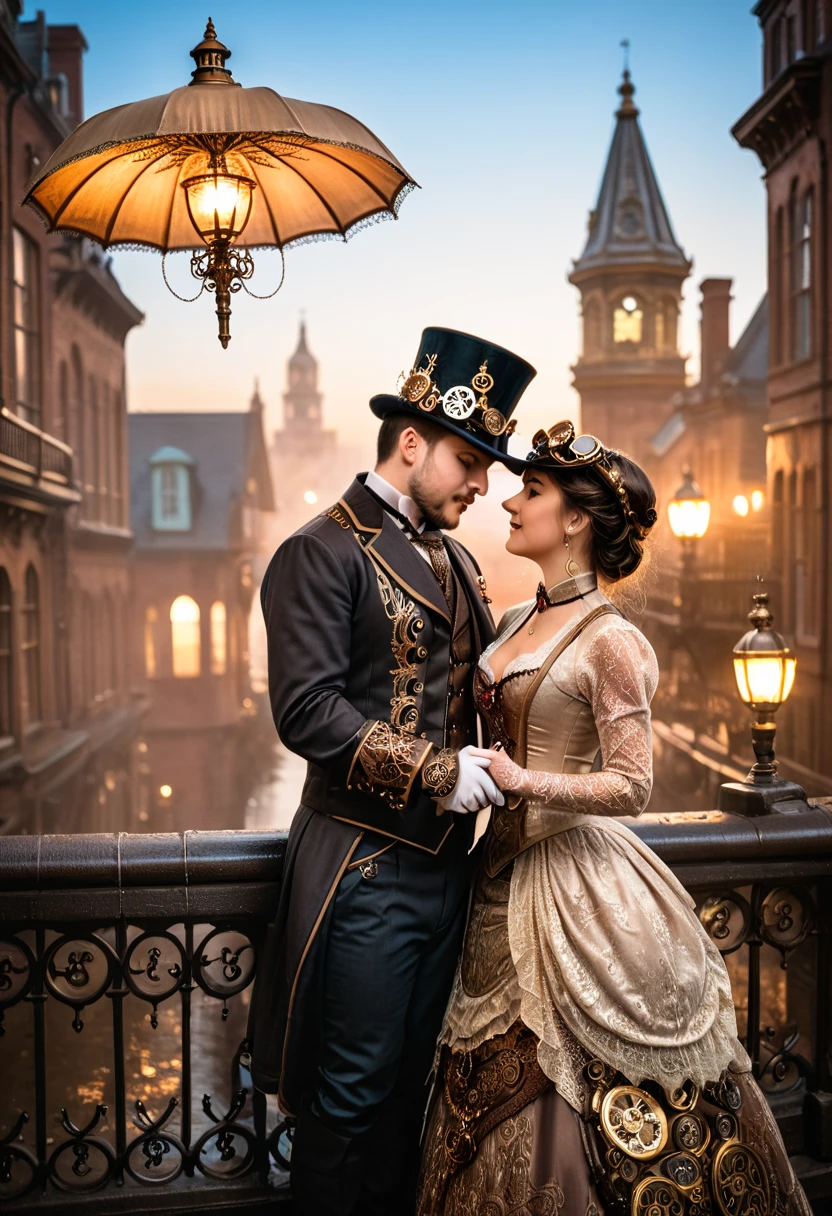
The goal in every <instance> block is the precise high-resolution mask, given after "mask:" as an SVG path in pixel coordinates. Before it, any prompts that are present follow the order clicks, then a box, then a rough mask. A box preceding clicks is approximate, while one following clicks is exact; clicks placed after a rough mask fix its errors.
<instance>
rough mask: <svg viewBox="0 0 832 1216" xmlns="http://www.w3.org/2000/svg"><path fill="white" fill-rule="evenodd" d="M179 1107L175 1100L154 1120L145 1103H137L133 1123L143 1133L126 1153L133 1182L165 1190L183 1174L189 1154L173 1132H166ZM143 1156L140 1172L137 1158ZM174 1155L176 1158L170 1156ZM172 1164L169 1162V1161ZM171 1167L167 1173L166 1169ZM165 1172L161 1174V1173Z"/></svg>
mask: <svg viewBox="0 0 832 1216" xmlns="http://www.w3.org/2000/svg"><path fill="white" fill-rule="evenodd" d="M178 1105H179V1100H178V1098H171V1099H170V1101H169V1102H168V1104H167V1106H166V1107H165V1109H164V1110H163V1111H162V1113H161V1115H159V1116H158V1117H157V1118H155V1119H153V1118H151V1116H150V1115H149V1114H148V1112H147V1108H146V1107H145V1104H144V1102H142V1101H141V1099H138V1100H137V1101H136V1114H135V1115H134V1116H133V1122H134V1124H135V1125H136V1127H138V1128H139V1129H140V1131H141V1133H142V1134H141V1135H140V1136H136V1137H135V1139H133V1140H131V1141H130V1143H129V1144H128V1145H127V1148H126V1149H125V1152H124V1168H125V1169H126V1170H127V1172H128V1174H129V1175H130V1177H131V1178H135V1179H136V1181H137V1182H143V1183H147V1184H148V1185H150V1186H164V1185H165V1184H166V1183H169V1182H173V1180H174V1178H178V1177H179V1175H180V1174H181V1173H182V1170H183V1168H184V1165H185V1160H186V1158H187V1155H188V1152H187V1149H186V1148H185V1145H184V1144H183V1143H182V1141H181V1140H180V1139H179V1137H178V1136H175V1135H174V1134H173V1132H166V1131H164V1130H163V1129H164V1126H165V1124H166V1123H167V1121H168V1119H169V1118H170V1117H171V1115H172V1114H173V1112H174V1111H175V1110H176V1107H177V1106H178ZM139 1153H141V1156H142V1157H143V1159H144V1160H143V1161H142V1162H141V1165H140V1167H139V1168H138V1169H137V1168H136V1165H135V1164H134V1158H137V1157H138V1154H139ZM170 1154H173V1156H170ZM168 1157H170V1160H169V1161H167V1162H166V1158H168ZM165 1164H167V1169H164V1168H163V1167H164V1165H165ZM159 1171H161V1172H159Z"/></svg>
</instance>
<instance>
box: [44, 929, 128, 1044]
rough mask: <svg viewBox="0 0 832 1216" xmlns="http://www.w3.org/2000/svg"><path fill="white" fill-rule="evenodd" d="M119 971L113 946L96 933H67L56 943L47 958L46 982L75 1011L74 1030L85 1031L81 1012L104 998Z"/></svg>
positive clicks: (45, 965)
mask: <svg viewBox="0 0 832 1216" xmlns="http://www.w3.org/2000/svg"><path fill="white" fill-rule="evenodd" d="M117 968H118V959H117V958H116V956H115V954H114V953H113V951H112V950H111V948H110V946H109V945H108V944H107V942H105V941H104V940H103V938H100V937H98V936H96V935H95V934H90V936H89V937H72V936H70V935H69V934H66V935H64V936H62V937H59V938H58V939H57V940H56V941H54V942H52V944H51V946H49V948H48V949H47V951H46V954H45V955H44V982H45V984H46V987H47V989H48V990H49V992H50V993H51V994H52V996H54V997H55V998H56V999H57V1000H59V1001H61V1002H62V1003H63V1004H64V1005H69V1006H70V1007H71V1008H72V1009H74V1010H75V1017H74V1018H73V1019H72V1029H73V1030H75V1031H76V1032H78V1033H80V1031H82V1030H83V1029H84V1023H83V1022H82V1021H81V1011H82V1010H83V1009H84V1008H85V1006H87V1005H92V1004H93V1003H94V1002H95V1001H97V1000H99V998H100V997H102V996H103V995H104V993H105V992H106V991H107V989H108V988H109V987H110V984H111V983H112V980H113V977H114V975H115V974H116V971H117Z"/></svg>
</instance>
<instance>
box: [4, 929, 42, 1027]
mask: <svg viewBox="0 0 832 1216" xmlns="http://www.w3.org/2000/svg"><path fill="white" fill-rule="evenodd" d="M34 975H35V960H34V956H33V955H32V952H31V950H30V949H29V947H28V946H27V945H26V943H25V942H24V941H21V940H20V939H19V938H16V937H11V938H0V1035H2V1034H3V1033H4V1029H3V1019H4V1017H5V1012H6V1010H7V1009H11V1007H12V1005H16V1004H17V1002H18V1001H22V1000H23V998H24V997H25V996H26V995H27V993H28V992H29V989H30V988H31V987H32V981H33V979H34Z"/></svg>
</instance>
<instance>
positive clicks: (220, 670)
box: [211, 600, 227, 676]
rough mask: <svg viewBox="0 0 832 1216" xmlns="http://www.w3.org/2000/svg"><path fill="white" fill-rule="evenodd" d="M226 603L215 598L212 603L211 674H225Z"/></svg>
mask: <svg viewBox="0 0 832 1216" xmlns="http://www.w3.org/2000/svg"><path fill="white" fill-rule="evenodd" d="M225 625H226V621H225V604H224V603H223V602H222V600H215V601H214V603H213V604H212V605H211V675H213V676H224V675H225V669H226V665H227V647H226V628H225Z"/></svg>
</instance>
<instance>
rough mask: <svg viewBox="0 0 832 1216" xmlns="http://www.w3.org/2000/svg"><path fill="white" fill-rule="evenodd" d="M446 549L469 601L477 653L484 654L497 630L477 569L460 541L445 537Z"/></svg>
mask: <svg viewBox="0 0 832 1216" xmlns="http://www.w3.org/2000/svg"><path fill="white" fill-rule="evenodd" d="M445 547H446V549H447V550H448V557H449V558H450V562H451V565H452V566H453V568H454V570H455V572H456V575H457V578H458V579H459V581H460V583H461V584H462V587H463V590H464V593H465V595H466V597H467V599H468V605H469V608H470V610H471V620H472V622H473V625H474V634H475V636H474V649H475V653H476V654H482V652H483V650H485V648H486V646H489V645H490V644H491V642H493V641H494V635H495V630H494V618H493V617H492V615H491V611H490V609H489V607H488V604H486V603H485V601H484V600H483V598H482V595H481V594H480V589H479V586H478V585H477V574H478V571H477V568H476V566H475V565H474V563H473V562H472V561H471V558H470V557H469V555H468V554H467V553H466V551H465V549H464V548H463V546H462V545H460V544H459V542H458V541H455V540H453V538H452V537H450V536H446V537H445Z"/></svg>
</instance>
